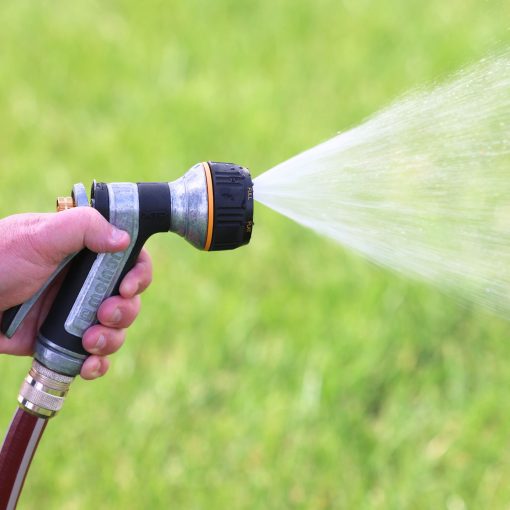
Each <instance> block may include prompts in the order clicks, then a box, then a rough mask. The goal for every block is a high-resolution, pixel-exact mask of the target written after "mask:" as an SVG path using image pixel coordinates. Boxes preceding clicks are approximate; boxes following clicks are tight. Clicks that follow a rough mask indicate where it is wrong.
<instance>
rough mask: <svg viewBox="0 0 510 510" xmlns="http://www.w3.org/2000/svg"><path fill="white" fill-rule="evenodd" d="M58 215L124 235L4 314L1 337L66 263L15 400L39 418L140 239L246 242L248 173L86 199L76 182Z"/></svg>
mask: <svg viewBox="0 0 510 510" xmlns="http://www.w3.org/2000/svg"><path fill="white" fill-rule="evenodd" d="M57 207H58V210H64V209H68V208H70V207H94V208H95V209H97V210H98V211H99V212H100V213H101V214H102V215H103V216H104V217H105V218H106V219H107V220H108V221H110V223H112V224H113V225H115V226H116V227H117V228H120V229H122V230H125V231H127V232H128V233H129V235H130V236H131V243H130V245H129V247H128V248H127V249H126V250H125V251H123V252H120V253H101V254H96V253H93V252H91V251H89V250H87V249H85V250H83V251H81V252H80V253H78V254H76V255H74V256H71V257H68V258H67V259H66V260H64V261H63V262H62V264H61V265H60V266H59V267H58V268H57V270H56V271H55V273H54V274H53V275H52V276H51V277H50V279H49V280H48V282H47V283H46V284H45V285H44V286H43V288H42V289H40V290H39V291H38V292H37V294H36V295H34V296H33V297H32V298H31V299H30V300H29V301H27V302H26V303H23V304H21V305H18V306H16V307H14V308H11V309H10V310H7V311H6V312H4V314H3V317H2V323H1V330H2V332H3V333H4V334H5V335H6V336H8V337H11V336H12V335H13V334H14V332H15V331H16V329H17V328H18V327H19V326H20V324H21V323H22V321H23V319H24V318H25V317H26V315H27V313H28V312H29V311H30V309H31V307H32V306H33V305H34V304H35V302H36V301H37V299H38V298H39V297H40V296H41V295H42V294H43V292H44V290H45V289H46V288H47V287H48V285H49V284H50V283H51V282H52V281H53V280H54V279H55V277H56V276H57V275H58V274H59V273H60V271H61V270H62V269H63V268H64V267H66V266H67V264H68V263H69V265H70V267H69V271H68V273H67V275H66V277H65V280H64V283H63V284H62V287H61V289H60V291H59V293H58V295H57V297H56V299H55V301H54V303H53V305H52V308H51V310H50V312H49V314H48V316H47V318H46V320H45V322H44V324H43V325H42V327H41V329H40V331H39V334H38V336H37V341H36V347H35V355H34V357H35V360H34V362H33V366H32V368H31V370H30V372H29V374H28V376H27V377H26V379H25V381H24V382H23V385H22V388H21V391H20V395H19V398H18V402H19V403H20V406H21V407H22V408H23V409H24V410H26V411H27V412H29V413H32V414H35V415H37V416H38V417H41V418H49V417H51V416H53V415H55V414H56V413H57V412H58V411H59V410H60V408H61V407H62V404H63V401H64V399H65V396H66V394H67V391H68V388H69V385H70V384H71V382H72V380H73V378H74V377H75V376H76V375H77V374H78V373H79V372H80V369H81V366H82V364H83V362H84V361H85V359H86V357H87V356H88V353H87V352H86V351H85V350H84V348H83V346H82V337H83V334H84V333H85V331H86V330H87V329H88V328H90V327H91V326H92V325H93V324H95V323H96V322H97V310H98V308H99V306H100V305H101V303H102V302H103V301H104V300H105V299H106V298H107V297H109V296H111V295H114V294H118V291H119V286H120V282H121V281H122V279H123V277H124V276H125V274H126V273H127V272H128V271H129V270H130V269H131V268H132V267H133V265H134V264H135V262H136V259H137V258H138V255H139V253H140V250H141V249H142V247H143V245H144V243H145V242H146V241H147V239H148V238H149V237H150V236H151V235H153V234H155V233H157V232H169V231H170V232H176V233H177V234H179V235H181V236H182V237H184V238H185V239H186V240H188V241H189V242H190V243H191V244H192V245H193V246H195V247H196V248H198V249H201V250H205V251H216V250H230V249H234V248H238V247H240V246H242V245H244V244H247V243H249V242H250V238H251V233H252V228H253V183H252V180H251V176H250V173H249V171H248V170H247V169H246V168H244V167H242V166H239V165H236V164H233V163H217V162H211V161H209V162H207V163H199V164H197V165H195V166H193V167H192V168H191V169H190V170H188V172H186V173H185V174H184V175H183V176H182V177H181V178H180V179H177V180H176V181H173V182H170V183H168V182H157V183H136V184H135V183H130V182H122V183H109V184H107V183H101V182H94V183H93V184H92V191H91V200H90V202H89V199H88V197H87V193H86V191H85V187H84V186H83V185H82V184H76V185H75V186H74V188H73V192H72V196H71V197H60V198H59V199H57Z"/></svg>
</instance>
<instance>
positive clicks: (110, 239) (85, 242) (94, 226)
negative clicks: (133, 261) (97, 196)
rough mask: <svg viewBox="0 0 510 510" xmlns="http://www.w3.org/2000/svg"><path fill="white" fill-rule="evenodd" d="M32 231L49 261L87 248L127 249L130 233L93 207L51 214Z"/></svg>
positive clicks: (38, 248) (39, 249)
mask: <svg viewBox="0 0 510 510" xmlns="http://www.w3.org/2000/svg"><path fill="white" fill-rule="evenodd" d="M45 216H46V218H45V219H46V221H42V222H40V223H39V224H38V228H35V229H34V231H33V232H32V239H31V244H32V245H33V246H34V248H36V250H37V252H38V254H40V255H42V256H43V257H44V258H46V259H47V260H48V261H51V262H54V261H60V260H61V259H62V258H64V257H65V256H67V255H70V254H71V253H75V252H77V251H80V250H82V249H83V248H88V249H89V250H91V251H94V252H96V253H103V252H116V251H121V250H125V249H126V248H127V247H128V245H129V234H128V233H127V232H124V231H123V230H119V229H117V228H116V227H114V226H113V225H111V224H110V223H109V222H108V221H107V220H106V219H105V218H103V216H101V214H100V213H99V212H98V211H96V210H95V209H94V208H92V207H76V208H74V209H69V210H66V211H62V212H59V213H53V214H48V215H45Z"/></svg>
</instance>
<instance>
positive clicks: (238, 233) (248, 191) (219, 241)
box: [205, 161, 253, 251]
mask: <svg viewBox="0 0 510 510" xmlns="http://www.w3.org/2000/svg"><path fill="white" fill-rule="evenodd" d="M205 164H206V165H208V166H209V169H210V172H211V179H212V194H213V198H212V199H213V216H214V217H213V218H212V220H213V221H212V223H213V226H212V236H211V244H210V246H209V248H208V249H209V251H217V250H232V249H234V248H238V247H239V246H243V245H245V244H248V243H249V242H250V239H251V233H252V230H253V182H252V180H251V175H250V172H249V171H248V169H247V168H245V167H243V166H240V165H236V164H235V163H218V162H214V161H209V162H208V163H205ZM209 221H210V219H209Z"/></svg>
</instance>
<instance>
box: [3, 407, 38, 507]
mask: <svg viewBox="0 0 510 510" xmlns="http://www.w3.org/2000/svg"><path fill="white" fill-rule="evenodd" d="M46 423H47V420H45V419H43V418H37V417H36V416H33V415H31V414H29V413H27V412H25V411H23V410H22V409H18V410H17V411H16V414H15V415H14V418H13V419H12V422H11V426H10V427H9V431H8V432H7V436H6V437H5V440H4V444H3V445H2V450H1V451H0V510H14V509H15V508H16V504H17V503H18V498H19V495H20V494H21V489H22V488H23V483H24V482H25V477H26V475H27V471H28V468H29V467H30V463H31V462H32V457H33V456H34V453H35V451H36V449H37V445H38V444H39V440H40V439H41V436H42V434H43V432H44V429H45V427H46Z"/></svg>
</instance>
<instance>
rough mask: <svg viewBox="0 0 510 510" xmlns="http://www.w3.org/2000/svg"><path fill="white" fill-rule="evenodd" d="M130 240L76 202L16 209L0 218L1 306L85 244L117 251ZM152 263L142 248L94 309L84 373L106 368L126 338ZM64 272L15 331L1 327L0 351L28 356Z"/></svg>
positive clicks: (21, 297) (24, 295) (14, 301)
mask: <svg viewBox="0 0 510 510" xmlns="http://www.w3.org/2000/svg"><path fill="white" fill-rule="evenodd" d="M128 245H129V235H128V234H127V233H126V232H123V231H122V230H118V229H116V228H115V227H113V226H112V225H110V223H108V221H106V220H105V219H104V218H103V217H102V216H101V215H100V214H99V213H98V212H97V211H96V210H95V209H92V208H88V207H79V208H75V209H70V210H67V211H63V212H60V213H46V214H19V215H14V216H9V217H7V218H4V219H2V220H0V317H1V312H3V311H5V310H7V309H8V308H10V307H12V306H14V305H18V304H20V303H22V302H24V301H26V300H27V299H28V298H30V297H31V296H32V295H33V294H34V293H35V292H36V291H37V290H38V289H40V288H41V287H42V286H43V284H44V283H45V281H46V280H47V279H48V277H49V276H50V275H51V274H52V273H53V271H54V270H55V269H56V267H57V266H58V264H59V263H60V261H62V259H64V258H65V257H66V256H67V255H70V254H72V253H75V252H77V251H80V250H82V249H83V248H88V249H90V250H92V251H94V252H97V253H102V252H112V253H113V252H118V251H122V250H124V249H125V248H127V246H128ZM151 280H152V264H151V259H150V257H149V255H148V253H147V252H146V251H145V250H143V251H142V252H141V254H140V256H139V258H138V261H137V263H136V265H135V266H134V267H133V269H132V270H131V271H130V272H129V273H128V274H127V275H126V276H125V278H124V279H123V281H122V283H121V285H120V290H119V292H120V295H119V296H113V297H110V298H108V299H107V300H105V301H104V302H103V303H102V304H101V306H100V307H99V310H98V315H97V316H98V320H99V323H98V324H96V325H95V326H92V327H91V328H90V329H88V330H87V331H86V332H85V335H84V336H83V346H84V348H85V349H86V350H87V351H88V352H90V353H91V356H89V357H88V358H87V360H86V361H85V363H84V364H83V367H82V369H81V376H82V377H83V378H84V379H95V378H97V377H101V376H102V375H104V374H105V373H106V371H107V370H108V367H109V360H108V357H107V356H108V355H109V354H112V353H114V352H116V351H117V350H118V349H119V348H120V347H121V346H122V344H123V343H124V340H125V337H126V332H125V329H126V328H128V327H129V326H130V325H131V324H132V323H133V321H134V320H135V319H136V317H137V315H138V313H139V312H140V296H139V294H141V293H142V292H143V291H144V290H145V289H146V288H147V287H148V286H149V285H150V283H151ZM61 283H62V277H59V278H58V279H57V281H55V282H54V284H53V285H52V286H51V287H50V288H49V289H48V290H47V291H46V293H45V295H43V296H42V298H41V299H40V300H39V301H38V303H37V304H36V305H35V306H34V308H33V309H32V310H31V311H30V314H29V315H28V316H27V318H26V319H25V321H24V323H23V325H22V326H21V327H20V328H19V330H18V331H17V332H16V334H15V335H14V336H13V337H12V338H11V339H8V338H6V337H5V336H4V335H2V334H1V333H0V353H3V354H12V355H17V356H29V355H31V354H32V353H33V350H34V340H35V337H36V335H37V331H38V330H39V327H40V326H41V325H42V323H43V322H44V318H45V317H46V315H47V314H48V311H49V309H50V307H51V303H52V302H53V300H54V298H55V296H56V294H57V292H58V288H59V287H60V285H61Z"/></svg>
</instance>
